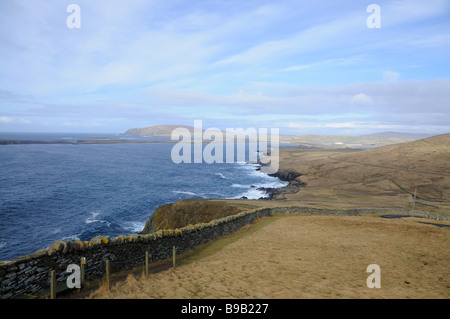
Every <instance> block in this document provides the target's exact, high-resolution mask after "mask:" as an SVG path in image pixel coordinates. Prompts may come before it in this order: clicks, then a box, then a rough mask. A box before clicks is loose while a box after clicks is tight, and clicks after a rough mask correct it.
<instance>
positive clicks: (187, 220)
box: [140, 200, 243, 234]
mask: <svg viewBox="0 0 450 319" xmlns="http://www.w3.org/2000/svg"><path fill="white" fill-rule="evenodd" d="M241 211H243V209H242V208H238V207H235V206H231V205H226V204H224V203H211V202H205V201H198V200H179V201H177V202H175V203H171V204H167V205H162V206H160V207H158V208H157V209H156V210H155V212H154V213H153V215H152V216H151V217H150V218H149V220H148V221H147V222H146V224H145V227H144V229H143V230H142V231H141V233H140V234H149V233H152V232H155V231H158V230H161V229H176V228H182V227H185V226H187V225H189V224H191V225H195V224H199V223H208V222H210V221H212V220H214V219H219V218H223V217H226V216H229V215H235V214H237V213H239V212H241Z"/></svg>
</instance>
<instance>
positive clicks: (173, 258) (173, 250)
mask: <svg viewBox="0 0 450 319" xmlns="http://www.w3.org/2000/svg"><path fill="white" fill-rule="evenodd" d="M172 261H173V269H175V245H173V246H172Z"/></svg>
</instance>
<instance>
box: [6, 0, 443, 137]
mask: <svg viewBox="0 0 450 319" xmlns="http://www.w3.org/2000/svg"><path fill="white" fill-rule="evenodd" d="M70 4H76V5H78V7H79V9H80V11H79V16H73V15H72V14H74V13H77V12H76V11H72V10H69V12H68V10H67V9H68V6H69V5H70ZM370 4H376V5H377V6H378V8H379V9H380V11H379V16H373V14H374V13H376V12H375V11H372V10H369V11H368V6H369V5H370ZM77 17H79V19H78V18H77ZM378 18H379V19H378ZM368 20H370V21H368ZM73 22H79V28H77V27H75V28H70V27H69V26H72V23H73ZM373 22H379V23H380V24H379V27H378V28H370V27H369V26H372V24H373ZM449 109H450V0H427V1H422V0H390V1H387V0H386V1H381V0H369V1H367V0H333V1H331V0H329V1H323V0H316V1H303V0H277V1H275V0H272V1H262V0H258V1H256V0H247V1H242V0H239V1H235V0H221V1H218V0H209V1H206V0H205V1H200V0H189V1H187V0H164V1H163V0H157V1H153V0H145V1H144V0H130V1H119V0H108V1H103V0H102V1H101V0H70V1H65V0H8V1H0V132H80V133H81V132H89V133H90V132H99V133H101V132H104V133H123V132H124V131H126V130H127V129H129V128H141V127H147V126H152V125H160V124H179V125H191V126H193V123H194V120H202V123H203V128H204V129H206V128H219V129H226V128H244V129H247V128H256V129H258V128H279V129H280V133H283V134H324V135H327V134H330V135H331V134H335V135H363V134H370V133H375V132H384V131H396V132H408V133H421V134H423V133H425V134H433V135H434V134H442V133H448V132H450V112H449Z"/></svg>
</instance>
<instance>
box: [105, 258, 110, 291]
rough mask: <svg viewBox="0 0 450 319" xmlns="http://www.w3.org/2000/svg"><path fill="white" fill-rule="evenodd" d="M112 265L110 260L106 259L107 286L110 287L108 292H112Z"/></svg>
mask: <svg viewBox="0 0 450 319" xmlns="http://www.w3.org/2000/svg"><path fill="white" fill-rule="evenodd" d="M110 270H111V268H110V264H109V259H106V285H107V287H108V290H111V278H110V274H111V273H110Z"/></svg>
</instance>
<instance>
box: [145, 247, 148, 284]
mask: <svg viewBox="0 0 450 319" xmlns="http://www.w3.org/2000/svg"><path fill="white" fill-rule="evenodd" d="M145 277H147V278H148V251H146V252H145Z"/></svg>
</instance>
